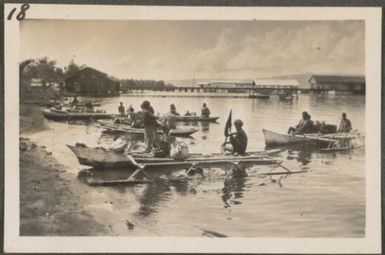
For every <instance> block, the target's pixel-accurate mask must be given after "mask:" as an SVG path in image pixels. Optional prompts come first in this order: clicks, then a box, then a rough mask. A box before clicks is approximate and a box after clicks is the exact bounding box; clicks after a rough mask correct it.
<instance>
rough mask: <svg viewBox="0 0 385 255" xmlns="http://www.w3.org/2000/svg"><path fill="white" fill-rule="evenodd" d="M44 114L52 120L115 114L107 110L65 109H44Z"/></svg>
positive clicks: (93, 117) (106, 117)
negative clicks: (78, 110) (73, 110)
mask: <svg viewBox="0 0 385 255" xmlns="http://www.w3.org/2000/svg"><path fill="white" fill-rule="evenodd" d="M41 112H42V114H43V116H44V117H45V118H47V119H50V120H66V121H67V120H96V119H110V118H113V114H110V113H105V112H68V111H64V110H55V109H44V110H42V111H41Z"/></svg>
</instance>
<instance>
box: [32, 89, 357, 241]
mask: <svg viewBox="0 0 385 255" xmlns="http://www.w3.org/2000/svg"><path fill="white" fill-rule="evenodd" d="M144 99H145V98H143V97H120V98H108V99H104V101H103V108H104V109H105V110H107V111H110V112H117V108H118V104H119V101H123V102H124V104H125V105H126V106H128V105H129V104H132V105H133V107H134V108H135V109H139V105H140V104H141V102H142V101H143V100H144ZM146 99H149V100H150V101H151V104H152V105H153V107H154V109H155V112H160V113H165V112H167V111H168V108H169V105H170V104H171V103H174V104H175V105H176V107H177V110H178V111H179V112H180V113H184V112H186V111H187V110H189V111H196V112H199V111H200V108H201V105H202V103H204V102H206V103H207V104H208V106H209V107H210V109H211V112H212V115H217V116H220V120H219V123H218V124H213V123H211V124H209V125H203V126H202V124H201V123H198V124H196V123H195V124H194V123H190V124H189V125H195V126H196V127H197V128H199V129H200V131H199V132H198V133H195V134H194V135H193V138H192V139H191V138H187V139H184V141H185V142H186V143H187V144H188V145H189V150H190V152H204V153H212V152H220V144H221V143H223V141H224V137H223V128H224V125H225V122H226V119H227V115H228V112H229V110H230V109H232V110H233V120H234V119H236V118H240V119H242V120H243V121H244V123H245V125H244V128H245V130H246V132H247V134H248V137H249V146H248V150H249V151H253V150H263V149H264V139H263V134H262V128H265V129H270V130H273V131H277V132H283V133H285V132H286V131H287V128H288V127H289V126H293V125H295V124H296V123H297V122H298V120H299V119H300V117H301V112H302V111H304V110H306V111H308V112H309V113H310V114H311V115H312V119H313V120H324V121H326V122H328V123H334V124H338V122H339V119H340V115H341V112H346V113H347V114H348V118H349V119H350V120H351V122H352V125H353V128H354V129H358V130H359V131H360V132H362V133H364V132H365V99H364V97H361V96H357V97H355V96H332V95H329V96H309V95H300V97H299V99H298V100H294V101H293V102H291V103H290V102H282V101H279V100H278V98H276V97H272V98H271V99H270V100H260V99H246V98H239V99H226V98H174V97H173V98H165V97H150V98H146ZM47 122H48V125H49V126H50V130H48V131H44V132H40V133H35V134H33V135H31V139H32V140H35V141H36V142H38V143H39V144H41V145H46V146H47V149H49V150H52V151H53V153H54V156H55V157H56V158H57V159H58V160H59V161H60V162H61V163H62V164H64V165H65V166H67V167H68V170H69V171H71V172H73V173H74V182H78V183H79V185H86V184H83V183H82V177H83V176H87V175H89V174H90V173H91V174H93V176H94V177H95V178H100V179H119V178H124V177H126V176H127V175H128V173H127V172H126V171H124V170H115V171H110V170H105V171H95V170H92V169H91V170H85V169H86V167H83V166H80V165H79V164H78V162H77V160H76V158H75V156H74V155H73V154H72V152H71V151H70V150H69V149H68V148H67V147H66V146H65V144H75V143H76V142H84V143H86V144H87V145H89V146H103V145H106V144H108V143H110V142H111V137H110V136H109V135H105V134H102V133H101V130H100V129H99V128H98V127H97V125H95V124H90V125H79V124H72V125H68V124H66V123H58V122H52V121H47ZM183 125H184V124H182V126H183ZM126 138H127V139H133V137H129V136H127V137H126ZM280 157H281V159H282V160H283V161H284V162H283V164H284V165H285V166H286V167H288V168H290V169H292V170H307V172H306V173H301V174H293V175H290V176H289V175H280V176H273V177H262V176H260V175H258V173H260V172H267V171H269V170H270V168H269V166H255V167H252V168H249V169H248V174H249V176H248V177H246V178H231V177H228V176H226V172H225V170H226V169H219V168H212V169H205V178H204V179H202V178H199V177H196V178H194V179H192V180H185V179H183V178H182V177H181V176H182V175H183V171H182V170H180V171H168V170H169V169H164V171H163V172H164V173H163V172H161V173H159V175H162V176H161V178H160V179H159V180H157V181H155V182H154V183H151V184H141V185H135V186H128V185H120V186H114V187H89V192H91V194H92V198H93V199H91V200H90V201H89V204H87V205H85V208H86V211H87V212H88V213H90V214H92V215H93V216H95V217H96V218H97V219H98V220H100V221H101V222H105V224H106V226H109V228H110V229H111V230H112V232H113V233H115V234H116V235H146V236H148V235H162V236H201V235H202V230H201V229H207V230H211V231H216V232H219V233H223V234H225V235H227V236H232V237H233V236H234V237H237V236H239V237H363V236H364V235H365V172H364V171H365V170H364V167H365V152H364V149H363V148H359V149H356V150H354V151H352V152H349V153H336V154H334V153H333V154H325V153H318V152H315V151H311V150H296V149H291V150H287V151H285V152H283V153H282V154H281V155H280ZM280 171H281V170H280ZM76 175H78V178H76ZM126 221H129V222H131V223H133V224H134V228H133V229H129V228H128V227H127V225H126Z"/></svg>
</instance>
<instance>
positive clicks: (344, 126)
mask: <svg viewBox="0 0 385 255" xmlns="http://www.w3.org/2000/svg"><path fill="white" fill-rule="evenodd" d="M350 130H352V123H351V122H350V120H349V119H348V118H346V113H344V112H343V113H342V119H341V123H340V127H339V128H338V132H340V133H349V132H350Z"/></svg>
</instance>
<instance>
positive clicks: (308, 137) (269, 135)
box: [262, 129, 335, 147]
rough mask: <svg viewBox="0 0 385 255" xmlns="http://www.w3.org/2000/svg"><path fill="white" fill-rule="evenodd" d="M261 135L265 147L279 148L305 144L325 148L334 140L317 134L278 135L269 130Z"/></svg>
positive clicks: (264, 130)
mask: <svg viewBox="0 0 385 255" xmlns="http://www.w3.org/2000/svg"><path fill="white" fill-rule="evenodd" d="M262 131H263V135H264V137H265V144H266V146H281V145H292V144H293V145H294V144H306V145H313V146H320V147H327V146H328V145H329V144H330V143H331V142H334V141H335V140H334V139H333V138H329V137H330V136H329V137H323V136H322V135H319V134H303V135H296V134H280V133H276V132H273V131H270V130H266V129H263V130H262Z"/></svg>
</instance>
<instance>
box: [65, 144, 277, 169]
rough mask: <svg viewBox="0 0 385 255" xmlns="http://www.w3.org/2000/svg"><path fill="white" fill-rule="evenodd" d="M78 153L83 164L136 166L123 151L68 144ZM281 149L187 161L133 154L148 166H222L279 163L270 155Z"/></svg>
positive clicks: (96, 166) (197, 158) (97, 166)
mask: <svg viewBox="0 0 385 255" xmlns="http://www.w3.org/2000/svg"><path fill="white" fill-rule="evenodd" d="M67 146H68V147H69V148H70V149H71V150H72V152H73V153H74V154H75V155H76V157H77V159H78V161H79V163H80V164H81V165H86V166H92V167H95V168H125V167H126V168H134V165H133V163H132V161H131V160H130V159H129V158H128V157H127V155H125V154H123V153H116V152H112V151H108V150H105V149H103V148H89V147H87V146H85V145H76V146H72V145H67ZM278 152H280V150H272V151H271V152H270V153H269V152H266V153H262V152H261V153H259V154H258V153H256V154H253V155H249V156H233V155H229V156H218V155H217V156H211V157H207V156H203V155H199V156H192V157H191V158H188V159H186V160H185V161H176V160H175V159H173V158H153V157H146V156H141V155H138V154H132V155H131V156H132V157H133V158H134V159H135V161H136V162H137V163H140V164H144V165H146V168H158V169H162V168H169V167H176V168H188V167H190V166H191V165H192V164H193V163H196V164H199V166H201V167H210V166H221V165H226V164H229V163H231V162H240V163H244V164H250V165H271V164H278V163H280V162H281V161H280V160H277V159H273V158H270V157H268V156H269V155H271V154H276V153H278Z"/></svg>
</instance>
